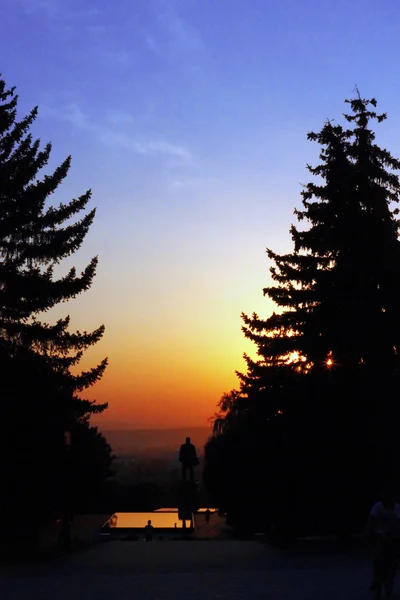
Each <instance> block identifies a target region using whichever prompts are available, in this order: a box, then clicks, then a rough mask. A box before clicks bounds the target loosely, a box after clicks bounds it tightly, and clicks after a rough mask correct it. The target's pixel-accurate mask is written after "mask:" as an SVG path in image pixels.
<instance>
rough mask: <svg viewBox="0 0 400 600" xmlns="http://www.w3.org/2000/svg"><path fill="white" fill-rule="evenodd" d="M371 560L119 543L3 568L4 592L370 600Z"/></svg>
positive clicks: (192, 599) (248, 545) (22, 599)
mask: <svg viewBox="0 0 400 600" xmlns="http://www.w3.org/2000/svg"><path fill="white" fill-rule="evenodd" d="M370 560H371V557H370V556H369V555H368V554H365V553H361V554H360V553H351V554H348V555H347V554H346V555H341V554H336V553H331V554H327V553H323V554H322V555H321V554H319V555H318V554H314V555H311V554H307V553H298V552H297V553H291V554H287V553H282V552H280V551H277V550H274V549H272V548H271V547H269V546H267V545H265V544H263V543H261V542H256V541H235V540H212V541H153V542H149V543H148V542H144V541H138V542H131V541H125V542H124V541H120V540H118V541H111V542H106V543H102V544H100V545H97V546H95V547H93V548H91V549H89V550H85V551H81V552H77V553H76V554H73V555H70V556H67V557H63V558H59V559H56V560H54V561H53V562H52V563H48V564H47V565H41V566H40V567H39V566H30V567H28V566H25V567H17V566H14V567H12V568H11V567H8V568H7V569H4V568H3V569H2V571H1V572H0V581H1V584H0V588H1V598H2V600H3V599H4V600H28V599H29V600H92V599H93V600H128V599H129V600H132V599H136V598H137V599H140V600H180V599H184V600H206V599H210V600H217V599H218V600H225V599H226V600H239V599H240V600H262V599H265V600H339V599H340V600H363V599H365V600H366V599H367V598H368V597H369V593H368V585H369V583H370V571H371V569H370ZM394 597H395V598H396V597H397V598H400V596H396V595H395V596H394Z"/></svg>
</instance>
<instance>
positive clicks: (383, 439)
mask: <svg viewBox="0 0 400 600" xmlns="http://www.w3.org/2000/svg"><path fill="white" fill-rule="evenodd" d="M346 102H347V103H348V104H349V105H350V108H351V112H350V114H345V115H344V116H345V119H346V121H347V123H348V125H347V126H346V127H343V126H341V125H337V124H334V123H333V122H330V121H328V122H327V123H326V124H325V125H324V127H323V128H322V130H321V131H320V132H319V133H309V134H308V139H309V140H311V141H316V142H318V143H319V144H320V145H321V146H322V150H321V154H320V159H321V163H320V164H319V165H318V166H316V167H311V166H309V165H308V166H307V168H308V170H309V171H310V173H311V174H312V175H314V176H315V177H316V178H317V181H316V182H311V183H308V184H307V185H305V186H304V189H303V191H302V198H303V210H301V211H297V210H296V211H295V213H296V215H297V217H298V219H299V220H300V221H308V222H309V224H310V227H309V228H308V229H306V230H302V231H301V230H299V229H298V228H297V227H295V226H292V227H291V235H292V239H293V243H294V250H293V252H292V253H290V254H285V255H278V254H276V253H274V252H273V251H272V250H270V249H268V250H267V254H268V257H269V259H270V260H272V262H273V266H272V267H271V276H272V279H273V281H274V284H273V285H270V286H269V287H267V288H265V289H264V295H267V296H268V297H269V298H271V299H272V300H273V301H274V303H275V305H276V306H277V311H276V312H274V313H273V314H272V315H271V316H270V317H269V318H267V319H261V318H259V316H258V315H257V314H253V315H252V316H251V317H249V316H247V315H245V314H243V315H242V318H243V321H244V327H243V330H244V333H245V335H246V337H248V338H249V339H251V340H252V341H253V342H254V343H255V344H256V346H257V352H258V355H259V357H260V358H259V359H258V360H252V359H250V357H248V356H245V359H246V363H247V372H246V373H238V376H239V379H240V391H241V395H242V396H244V398H247V402H246V401H243V399H242V400H241V407H242V411H243V412H244V413H247V412H249V411H254V413H255V415H258V416H259V417H261V416H262V415H267V421H266V422H265V429H264V431H265V433H266V434H267V435H268V431H271V428H272V430H274V429H276V427H278V426H279V427H280V423H281V422H282V418H284V420H285V428H286V436H285V438H286V440H288V439H289V440H290V444H286V447H287V448H288V449H289V454H290V455H291V456H292V464H294V465H296V467H295V468H297V470H299V469H300V465H304V464H307V465H308V466H309V467H310V465H311V463H313V469H311V468H309V471H310V473H311V479H313V480H314V481H318V482H319V485H320V486H321V478H319V479H318V473H319V474H320V476H323V475H324V474H326V479H327V481H328V480H329V482H330V486H331V490H332V485H333V486H335V485H336V487H337V488H341V490H340V494H341V495H342V497H346V498H349V497H354V498H355V497H356V495H355V490H354V486H353V487H352V483H355V482H357V485H358V491H361V493H364V494H365V498H366V500H367V502H368V501H369V497H368V493H370V492H371V493H374V494H377V493H379V492H378V491H377V488H376V486H377V485H378V476H379V473H381V475H382V478H383V479H385V478H386V479H387V478H393V477H395V476H396V475H395V472H396V466H395V464H394V461H393V444H394V442H395V439H396V428H397V427H398V424H399V408H398V402H397V401H396V400H395V398H396V395H397V389H398V383H399V360H398V348H399V343H400V339H399V338H400V322H399V313H398V310H397V304H398V300H399V298H400V260H399V259H400V254H399V253H400V244H399V241H398V222H397V218H396V214H397V209H394V208H393V203H396V202H398V200H399V194H400V183H399V179H398V175H397V174H396V171H398V170H399V169H400V162H399V161H398V160H397V159H395V158H393V157H392V155H391V154H390V153H389V152H388V151H387V150H385V149H381V148H380V147H379V146H377V145H376V144H375V134H374V133H373V131H372V130H371V129H370V121H371V120H376V121H377V122H378V123H380V122H382V121H383V120H385V118H386V115H385V114H377V113H376V112H375V110H374V109H375V107H376V100H375V99H372V100H365V99H362V98H361V96H360V94H359V93H358V91H357V94H356V97H355V98H354V99H352V100H350V101H346ZM255 398H256V401H255ZM222 408H223V407H222ZM228 413H229V410H228V411H226V410H225V412H224V410H223V411H222V414H221V415H220V421H221V419H222V420H224V419H226V418H227V417H228ZM220 421H219V423H220ZM278 424H279V425H278ZM329 432H332V434H331V435H330V433H329ZM277 450H278V448H277ZM296 458H298V459H299V461H298V462H296ZM295 468H293V470H295ZM302 478H303V479H302V482H303V491H304V489H305V488H306V487H307V486H306V485H305V478H304V469H303V472H302ZM368 480H369V483H370V485H371V486H372V487H373V486H375V490H374V491H372V490H368V493H366V486H367V487H368V485H369V483H368ZM360 481H361V485H360ZM326 485H328V484H326ZM322 487H323V486H322ZM324 489H325V491H324V493H325V492H326V489H327V488H324ZM310 490H311V488H309V493H311V491H310ZM313 492H315V487H314V488H313ZM353 492H354V494H353ZM331 495H332V492H331ZM325 499H326V498H325ZM357 500H359V495H358V496H357ZM325 506H326V505H325Z"/></svg>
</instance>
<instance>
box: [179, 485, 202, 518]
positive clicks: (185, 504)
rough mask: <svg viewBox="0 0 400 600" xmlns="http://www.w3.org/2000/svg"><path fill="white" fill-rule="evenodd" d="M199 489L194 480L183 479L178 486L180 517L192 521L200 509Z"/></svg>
mask: <svg viewBox="0 0 400 600" xmlns="http://www.w3.org/2000/svg"><path fill="white" fill-rule="evenodd" d="M197 496H198V489H197V485H196V484H195V482H194V481H181V482H180V484H179V487H178V518H179V519H180V520H181V521H191V520H192V515H193V513H195V512H197V509H198V501H197Z"/></svg>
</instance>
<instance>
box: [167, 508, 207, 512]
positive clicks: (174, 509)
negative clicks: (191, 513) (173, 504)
mask: <svg viewBox="0 0 400 600" xmlns="http://www.w3.org/2000/svg"><path fill="white" fill-rule="evenodd" d="M206 510H207V508H199V509H198V510H197V512H198V513H204V512H206ZM208 510H209V511H210V512H212V513H214V512H217V510H218V509H217V508H209V509H208ZM155 512H178V509H177V508H157V510H156V511H155Z"/></svg>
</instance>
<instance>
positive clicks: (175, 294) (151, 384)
mask: <svg viewBox="0 0 400 600" xmlns="http://www.w3.org/2000/svg"><path fill="white" fill-rule="evenodd" d="M399 25H400V7H399V5H398V2H396V0H382V2H378V1H377V0H374V1H372V0H353V1H352V2H349V0H335V1H333V0H301V1H300V0H274V1H271V0H114V2H110V1H109V0H107V1H106V0H97V1H94V0H1V2H0V56H1V64H0V72H1V73H2V74H3V77H4V78H5V79H6V81H7V83H8V84H9V85H10V86H11V85H16V86H17V90H18V94H19V97H20V104H19V107H20V115H21V116H22V115H23V114H24V113H25V112H27V111H28V110H30V109H31V108H32V107H33V106H35V105H36V104H38V105H39V118H38V120H37V122H36V124H35V126H34V128H33V133H34V134H35V135H36V136H37V137H40V138H41V140H42V142H43V143H45V142H47V141H52V143H53V154H52V160H51V164H50V167H53V168H54V167H55V166H57V164H59V163H60V162H61V161H62V160H63V159H64V158H65V157H66V156H67V155H69V154H71V155H72V159H73V161H72V168H71V171H70V175H69V177H68V179H67V180H66V181H65V182H64V184H63V186H62V188H60V190H59V192H58V195H57V199H59V200H60V201H64V202H65V201H67V200H68V199H70V198H72V197H75V196H77V195H79V194H82V193H83V192H84V191H85V190H86V189H87V188H92V191H93V199H92V205H91V206H96V207H97V209H98V212H97V218H96V220H95V223H94V226H93V228H92V230H91V233H90V235H89V236H88V238H87V240H86V242H85V244H84V246H83V247H82V249H81V250H80V252H79V253H78V254H77V255H76V256H75V257H74V260H73V261H71V263H70V261H68V264H66V265H65V269H66V268H67V267H68V266H69V265H70V264H76V266H77V267H78V268H79V267H83V266H84V265H85V263H87V261H88V260H89V259H90V258H91V257H92V256H94V255H99V260H100V263H99V269H98V276H97V278H96V281H95V283H94V285H93V287H92V289H91V290H90V292H88V293H86V294H85V295H84V296H82V297H81V298H79V299H77V300H75V301H73V302H71V303H70V304H69V305H63V306H61V307H60V308H58V309H57V311H56V313H55V315H64V314H68V313H69V314H70V315H71V319H72V326H73V328H76V329H81V330H82V329H91V328H95V327H97V326H98V325H99V324H101V323H104V324H105V325H106V334H105V336H104V339H103V341H102V342H101V343H99V344H98V345H97V347H96V348H95V349H93V350H91V351H90V352H88V353H87V356H86V357H85V360H84V361H82V366H84V367H87V366H89V365H90V364H93V363H95V362H96V360H100V359H101V358H103V357H104V356H108V357H109V360H110V366H109V368H108V370H107V373H106V375H105V376H104V379H103V381H102V382H101V383H99V384H98V385H97V386H96V387H95V388H94V389H93V390H92V391H91V392H90V397H92V398H97V399H98V400H99V401H108V402H109V410H108V411H107V413H106V414H104V416H102V417H101V418H100V419H99V420H98V422H99V424H100V425H101V427H104V428H111V427H113V428H114V427H123V428H147V427H150V428H153V427H155V428H156V427H174V426H185V425H191V426H194V425H205V424H206V423H207V418H208V417H210V416H211V415H212V414H213V413H214V411H215V409H216V404H217V402H218V400H219V398H220V396H221V395H222V393H223V392H226V391H229V390H230V389H232V388H233V387H235V386H236V385H237V379H236V376H235V374H234V371H235V369H239V370H240V369H242V368H243V367H244V361H243V359H242V354H243V352H244V351H246V352H249V353H253V349H252V345H251V344H250V343H249V342H246V341H245V339H244V337H243V334H242V332H241V320H240V313H241V311H244V312H247V313H251V312H253V311H256V312H258V313H259V314H260V315H262V316H267V315H268V314H270V312H271V310H272V306H271V303H270V302H269V301H267V300H265V299H264V298H263V296H262V288H263V287H265V286H266V285H268V282H269V274H268V266H269V265H268V260H267V257H266V254H265V248H266V247H267V246H268V247H271V248H273V249H274V250H276V251H282V252H285V251H289V250H290V249H291V240H290V237H289V233H288V230H289V227H290V224H291V223H292V222H293V220H294V217H293V208H294V207H295V206H299V203H300V190H301V186H300V184H301V183H305V182H306V181H308V180H309V177H308V174H307V172H306V170H305V164H306V162H311V163H313V162H315V159H316V156H317V151H318V147H317V146H316V145H315V144H311V143H309V142H307V140H306V133H307V132H308V131H309V130H312V129H314V130H319V129H320V128H321V127H322V125H323V123H324V121H325V120H326V119H327V118H337V119H339V120H340V117H341V113H342V112H343V111H344V110H345V109H346V107H345V105H344V104H343V100H344V98H346V97H350V96H351V95H352V92H353V90H354V87H355V85H356V84H357V86H358V87H359V88H360V91H361V94H362V95H363V96H365V97H368V96H376V97H377V99H378V102H379V108H380V109H381V110H382V111H387V112H388V115H389V119H388V121H387V122H386V123H385V124H383V125H382V126H380V129H379V132H380V133H379V137H378V139H379V142H380V143H381V144H382V145H384V146H387V147H389V148H390V150H391V151H392V152H393V154H394V155H396V156H399V155H400V138H399V133H400V104H399V91H400V84H399V82H400V79H399V71H400V37H399V34H398V32H399Z"/></svg>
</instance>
